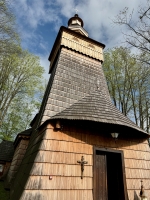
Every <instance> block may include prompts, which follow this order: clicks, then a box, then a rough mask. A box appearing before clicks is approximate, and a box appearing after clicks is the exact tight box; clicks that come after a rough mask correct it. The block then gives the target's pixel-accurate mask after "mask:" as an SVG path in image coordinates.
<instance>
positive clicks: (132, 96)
mask: <svg viewBox="0 0 150 200" xmlns="http://www.w3.org/2000/svg"><path fill="white" fill-rule="evenodd" d="M140 56H141V55H138V56H137V55H133V54H131V52H130V50H129V49H127V48H123V47H119V48H114V49H112V50H111V49H110V50H107V51H106V52H105V62H104V65H103V69H104V73H105V76H106V80H107V83H108V88H109V92H110V95H111V98H112V100H113V103H114V105H115V106H117V107H118V108H119V109H120V110H121V111H122V113H124V114H125V115H127V116H129V117H130V118H131V119H132V120H133V121H135V122H136V124H137V125H139V126H140V127H141V128H143V129H145V130H146V131H149V123H150V122H149V116H150V93H149V92H150V68H149V65H147V64H143V63H141V62H140V61H139V60H140ZM137 58H138V59H137Z"/></svg>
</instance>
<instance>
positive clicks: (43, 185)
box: [12, 124, 150, 200]
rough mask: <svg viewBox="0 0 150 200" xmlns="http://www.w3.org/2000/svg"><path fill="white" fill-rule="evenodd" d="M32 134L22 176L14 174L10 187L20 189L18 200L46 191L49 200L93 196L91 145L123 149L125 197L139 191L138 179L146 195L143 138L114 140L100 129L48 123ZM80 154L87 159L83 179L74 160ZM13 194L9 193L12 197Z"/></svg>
mask: <svg viewBox="0 0 150 200" xmlns="http://www.w3.org/2000/svg"><path fill="white" fill-rule="evenodd" d="M120 134H121V133H120ZM32 137H33V138H34V141H36V142H35V143H34V145H32V143H30V147H29V148H28V150H27V151H28V152H27V153H26V155H25V158H24V160H23V163H22V166H24V168H23V169H24V170H25V172H24V175H23V177H22V179H21V180H20V178H19V173H18V177H17V179H16V181H18V184H16V185H15V186H14V188H12V189H15V187H17V189H18V190H20V193H21V194H20V195H22V196H21V197H20V199H21V200H25V199H27V200H28V199H30V197H32V198H31V199H39V200H42V199H43V200H45V199H47V198H48V197H46V195H48V194H49V195H50V196H49V199H52V200H53V199H55V200H62V199H64V200H66V195H67V194H68V198H70V199H71V200H72V199H74V200H82V199H83V200H84V199H90V200H91V199H93V196H92V194H93V145H94V146H97V147H102V148H107V149H114V150H115V149H117V150H122V151H123V152H124V157H125V173H126V181H127V190H128V195H129V200H133V197H134V192H135V191H136V194H139V191H140V181H141V179H142V180H143V182H144V186H145V191H146V193H147V194H150V185H149V180H150V149H149V146H148V143H147V141H146V140H141V139H138V140H137V139H136V137H135V139H134V138H132V142H131V140H130V138H126V137H124V136H122V137H120V138H118V140H117V142H116V143H115V142H114V139H113V138H112V137H111V136H110V135H107V134H105V133H104V132H103V131H96V130H95V131H94V130H93V131H91V130H88V129H87V130H86V131H85V130H84V129H83V128H78V127H77V126H76V125H75V126H74V128H71V126H68V127H66V128H65V127H64V128H63V130H62V131H56V130H55V129H54V128H53V126H52V125H50V124H49V125H48V126H47V129H43V132H40V133H37V134H35V135H34V136H32ZM32 140H33V139H32ZM81 156H84V158H85V160H86V161H88V164H87V165H85V170H84V178H83V179H81V166H80V165H79V164H78V163H77V160H80V159H81ZM49 176H52V180H50V179H49ZM27 177H28V178H27ZM22 188H24V192H23V189H22ZM60 194H61V195H60ZM71 195H72V196H71ZM16 197H18V196H16V194H12V199H15V198H16ZM89 197H90V198H89ZM68 198H67V199H68Z"/></svg>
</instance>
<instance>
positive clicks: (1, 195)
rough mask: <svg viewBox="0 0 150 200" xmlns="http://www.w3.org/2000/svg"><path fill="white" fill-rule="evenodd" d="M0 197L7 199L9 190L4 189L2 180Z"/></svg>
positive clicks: (0, 182) (3, 199)
mask: <svg viewBox="0 0 150 200" xmlns="http://www.w3.org/2000/svg"><path fill="white" fill-rule="evenodd" d="M0 199H2V200H8V199H9V191H6V190H5V189H4V184H3V182H2V181H0Z"/></svg>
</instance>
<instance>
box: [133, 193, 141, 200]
mask: <svg viewBox="0 0 150 200" xmlns="http://www.w3.org/2000/svg"><path fill="white" fill-rule="evenodd" d="M133 200H140V198H139V197H138V195H137V193H136V191H134V199H133Z"/></svg>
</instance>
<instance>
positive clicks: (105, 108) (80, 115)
mask: <svg viewBox="0 0 150 200" xmlns="http://www.w3.org/2000/svg"><path fill="white" fill-rule="evenodd" d="M51 119H71V120H89V121H95V122H103V123H109V124H116V125H122V126H127V127H130V128H133V129H136V130H138V131H140V132H142V133H145V134H148V133H146V132H145V131H144V130H142V129H141V128H139V127H138V126H137V125H136V124H135V123H133V122H132V121H131V120H130V119H129V118H128V117H126V116H125V115H124V114H123V113H121V112H120V111H119V110H118V109H117V108H116V107H115V106H114V105H113V104H112V102H111V101H110V100H109V99H108V98H106V97H105V96H104V94H102V93H101V92H100V91H99V90H95V91H93V92H92V93H91V94H89V95H87V96H86V97H84V98H82V99H81V100H79V101H78V102H76V103H74V104H73V105H71V106H70V107H69V108H67V109H65V110H64V111H62V112H60V113H58V114H56V115H55V116H53V117H52V118H51Z"/></svg>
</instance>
